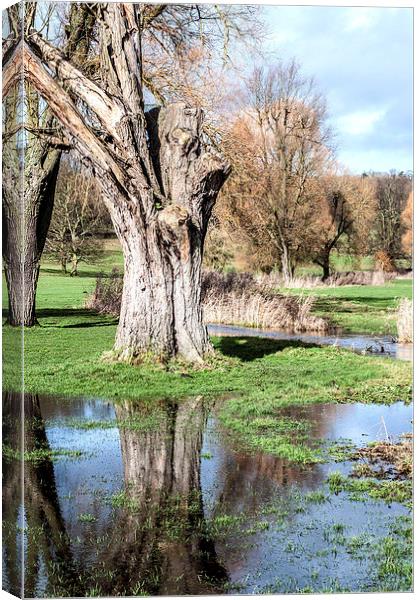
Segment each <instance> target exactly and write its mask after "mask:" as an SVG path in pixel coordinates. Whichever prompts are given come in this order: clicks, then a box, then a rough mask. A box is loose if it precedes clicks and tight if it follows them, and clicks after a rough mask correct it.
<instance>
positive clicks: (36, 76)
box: [23, 46, 125, 186]
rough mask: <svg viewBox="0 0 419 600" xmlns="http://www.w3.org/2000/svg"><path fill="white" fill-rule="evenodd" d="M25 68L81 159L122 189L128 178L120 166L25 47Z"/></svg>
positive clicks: (65, 94)
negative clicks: (105, 174) (110, 176)
mask: <svg viewBox="0 0 419 600" xmlns="http://www.w3.org/2000/svg"><path fill="white" fill-rule="evenodd" d="M23 67H24V73H25V76H26V77H27V79H28V80H29V81H30V82H31V83H32V84H33V86H34V87H35V89H36V90H37V91H38V92H39V94H40V95H41V96H42V97H43V98H44V99H45V100H46V101H47V103H48V105H49V107H50V109H51V111H52V112H53V113H54V115H55V117H56V118H57V119H58V120H59V121H60V122H61V123H62V124H63V125H64V127H66V129H67V131H68V133H69V134H70V136H71V137H72V138H74V140H76V141H75V145H77V146H78V147H79V148H82V152H81V153H82V155H83V156H87V157H90V159H91V161H92V162H93V164H94V165H95V166H96V167H97V168H98V169H99V170H100V171H102V172H113V174H114V176H115V177H116V179H117V181H118V182H119V183H120V185H122V186H123V185H124V180H125V177H124V175H123V173H122V171H121V169H120V167H119V166H118V164H117V163H116V162H115V160H114V159H113V158H112V157H111V155H110V154H109V152H108V151H107V150H106V149H105V148H104V147H103V146H102V144H101V142H100V141H99V140H98V139H97V137H96V136H95V135H94V133H93V132H92V131H91V130H90V128H89V127H87V125H86V124H85V123H84V120H83V117H82V116H81V115H80V113H79V112H78V110H77V108H76V107H75V106H74V103H73V102H72V100H71V98H70V96H69V95H68V94H67V93H66V92H65V91H64V90H63V89H62V87H61V86H60V85H58V84H57V82H56V81H55V80H54V79H53V77H51V75H50V74H49V73H48V72H47V71H46V70H45V69H44V67H43V65H42V64H41V62H40V61H39V59H38V58H37V57H36V56H34V54H33V53H32V52H31V51H30V50H29V48H27V46H24V47H23Z"/></svg>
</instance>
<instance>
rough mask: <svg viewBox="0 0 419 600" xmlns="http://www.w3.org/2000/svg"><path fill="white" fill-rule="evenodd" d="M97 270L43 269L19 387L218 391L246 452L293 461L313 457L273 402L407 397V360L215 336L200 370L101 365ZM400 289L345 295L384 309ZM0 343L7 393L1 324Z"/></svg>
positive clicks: (123, 394) (85, 392)
mask: <svg viewBox="0 0 419 600" xmlns="http://www.w3.org/2000/svg"><path fill="white" fill-rule="evenodd" d="M110 267H111V265H109V268H110ZM96 269H97V267H96V268H92V267H90V268H89V267H85V268H84V270H83V271H82V273H81V276H80V277H77V278H71V277H68V276H67V277H65V276H63V275H61V274H60V273H59V272H58V270H57V269H56V268H53V267H51V266H50V265H46V266H44V268H43V270H42V273H41V277H40V282H39V292H38V300H37V308H38V320H39V326H37V327H34V328H33V329H30V330H27V331H26V332H25V388H26V390H27V391H28V392H33V393H43V394H57V395H71V396H99V397H103V398H111V399H130V398H132V399H143V400H144V401H146V400H149V401H150V402H151V401H152V400H153V399H162V398H163V399H164V398H167V397H171V398H181V397H183V396H191V395H208V396H209V395H211V396H216V395H223V396H225V397H226V401H225V402H224V403H223V407H222V410H221V411H220V418H221V420H222V422H223V423H224V425H225V426H226V427H227V428H228V429H229V430H231V431H233V432H234V433H235V434H236V436H237V438H238V439H241V440H243V441H244V442H245V443H246V445H248V446H251V447H253V448H255V449H259V450H264V451H267V452H270V453H273V454H277V455H281V456H284V457H287V458H292V459H294V460H297V461H300V462H310V461H312V460H316V459H317V454H316V453H315V452H313V450H311V449H308V448H307V447H306V445H305V443H304V431H303V430H302V425H300V426H299V425H298V424H295V423H293V422H291V421H287V420H284V419H281V418H279V416H278V411H280V410H281V409H282V408H284V407H286V406H290V405H293V404H304V403H315V402H355V401H359V402H382V403H392V402H395V401H397V400H400V399H401V400H404V401H407V400H408V399H409V397H410V385H411V366H410V364H405V363H401V362H398V361H392V360H388V359H379V358H376V357H364V356H359V355H356V354H353V353H351V352H349V351H345V350H342V349H339V348H332V347H329V348H320V347H316V346H309V345H305V344H303V343H301V342H295V341H294V342H290V341H277V340H268V339H258V338H253V337H249V338H246V337H241V338H229V337H224V338H214V339H213V343H214V346H215V349H216V351H217V352H216V355H215V356H214V358H213V360H211V364H210V366H209V368H206V369H201V370H198V369H193V368H188V367H186V366H185V365H182V364H179V363H173V364H169V365H168V366H166V367H163V366H155V365H142V366H138V367H131V366H128V365H124V364H109V363H105V362H103V361H102V360H101V356H102V354H103V353H104V352H105V351H107V350H110V349H111V348H112V345H113V341H114V336H115V331H116V320H115V319H112V318H109V317H104V316H99V315H97V314H95V313H93V312H91V311H89V310H87V309H85V308H84V299H85V297H86V295H87V294H89V293H90V292H91V290H92V288H93V285H94V282H95V275H96ZM408 287H409V282H396V283H395V284H394V288H395V291H394V292H392V293H391V294H387V295H386V294H385V293H384V290H380V289H377V288H375V289H373V290H366V289H362V290H359V291H357V294H358V295H355V292H354V290H351V294H352V296H351V297H352V301H355V300H354V299H355V298H362V302H363V304H365V305H367V306H372V307H376V306H377V304H378V305H379V306H387V305H388V303H389V302H391V301H394V297H395V296H396V295H397V294H401V293H402V291H403V290H404V291H405V292H406V293H407V290H408ZM325 291H328V292H329V291H333V292H334V293H337V294H342V297H345V296H343V294H344V293H346V294H348V290H343V289H334V290H325ZM369 293H370V294H372V298H369V297H368V294H369ZM374 293H375V296H374V295H373V294H374ZM325 300H328V301H331V299H330V298H327V297H326V298H325ZM383 310H384V308H383ZM3 340H4V348H5V350H6V351H7V352H6V356H5V362H4V380H3V381H4V383H3V385H4V388H5V389H16V388H17V387H18V386H19V372H18V370H17V369H16V365H18V363H19V356H18V354H19V340H18V334H17V332H16V330H13V329H12V328H10V327H7V326H5V327H4V331H3ZM298 427H300V429H299V430H298ZM297 430H298V431H299V438H298V439H297V443H296V438H295V436H294V433H295V431H297ZM300 442H301V443H300Z"/></svg>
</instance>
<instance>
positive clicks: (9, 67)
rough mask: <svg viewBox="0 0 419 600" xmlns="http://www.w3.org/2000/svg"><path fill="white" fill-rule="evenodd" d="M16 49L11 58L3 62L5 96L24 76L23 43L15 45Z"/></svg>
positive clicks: (3, 92) (3, 91)
mask: <svg viewBox="0 0 419 600" xmlns="http://www.w3.org/2000/svg"><path fill="white" fill-rule="evenodd" d="M13 47H14V50H13V53H12V55H11V56H10V59H9V60H8V61H7V62H6V64H4V63H3V84H2V85H3V89H2V94H3V98H5V97H6V96H7V94H8V93H9V91H10V90H11V89H12V87H13V86H14V85H16V84H17V83H18V81H20V80H21V79H22V78H23V63H22V59H23V48H22V43H21V42H19V44H17V45H14V46H13Z"/></svg>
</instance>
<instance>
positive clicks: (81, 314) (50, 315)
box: [3, 308, 118, 329]
mask: <svg viewBox="0 0 419 600" xmlns="http://www.w3.org/2000/svg"><path fill="white" fill-rule="evenodd" d="M7 317H8V310H7V309H3V318H6V319H7ZM36 318H37V320H38V325H39V326H40V327H45V328H47V327H51V328H60V329H78V328H84V327H108V326H110V325H116V324H117V323H118V319H117V318H115V317H110V316H108V315H101V314H99V313H97V312H95V311H93V310H90V309H88V308H41V309H39V310H37V311H36Z"/></svg>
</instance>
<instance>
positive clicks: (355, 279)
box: [256, 271, 398, 290]
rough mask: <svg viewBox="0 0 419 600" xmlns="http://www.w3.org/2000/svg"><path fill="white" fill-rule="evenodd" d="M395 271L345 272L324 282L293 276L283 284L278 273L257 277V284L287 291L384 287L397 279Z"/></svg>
mask: <svg viewBox="0 0 419 600" xmlns="http://www.w3.org/2000/svg"><path fill="white" fill-rule="evenodd" d="M397 276H398V274H397V272H395V271H392V272H385V271H347V272H343V273H333V275H331V276H330V277H329V278H328V279H327V280H326V281H322V278H321V277H319V276H315V275H304V276H294V277H293V278H292V279H290V280H289V281H287V282H285V281H284V280H283V278H282V276H281V275H280V274H278V273H275V274H274V275H273V274H269V275H258V276H257V279H256V280H257V282H258V283H259V285H262V286H263V287H266V288H268V287H270V288H271V289H272V288H275V287H286V288H289V289H306V290H307V289H313V288H317V287H338V286H342V285H384V284H385V283H386V281H390V280H391V279H394V278H395V277H397Z"/></svg>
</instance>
